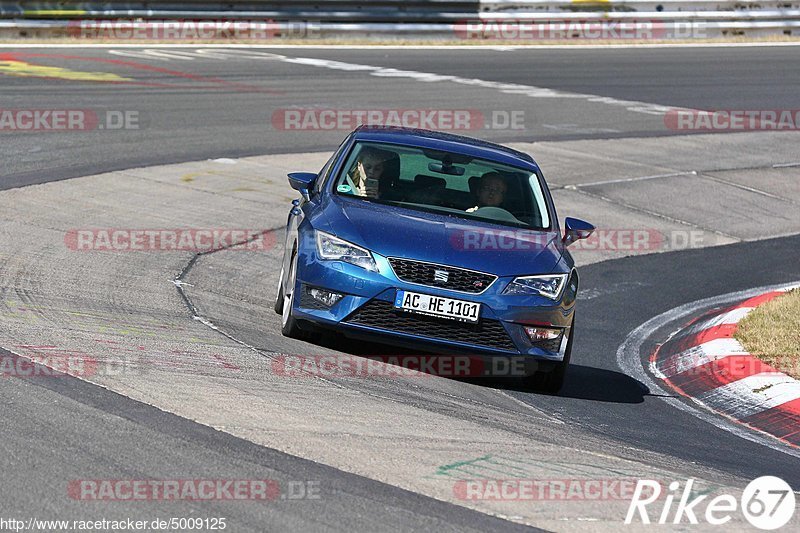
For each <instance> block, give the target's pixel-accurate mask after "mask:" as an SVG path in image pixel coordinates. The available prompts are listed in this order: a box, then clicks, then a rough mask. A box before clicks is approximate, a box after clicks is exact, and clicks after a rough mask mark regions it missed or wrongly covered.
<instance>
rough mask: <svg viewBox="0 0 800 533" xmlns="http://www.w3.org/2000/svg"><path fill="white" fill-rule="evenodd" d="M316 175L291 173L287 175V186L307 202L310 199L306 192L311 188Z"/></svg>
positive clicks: (311, 173)
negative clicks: (297, 192)
mask: <svg viewBox="0 0 800 533" xmlns="http://www.w3.org/2000/svg"><path fill="white" fill-rule="evenodd" d="M316 179H317V175H316V174H314V173H313V172H292V173H290V174H289V185H290V186H291V187H292V189H294V190H296V191H299V192H300V194H301V195H303V198H304V199H305V201H306V202H307V201H308V200H310V199H311V196H310V194H309V193H308V190H309V189H310V188H311V187H313V185H314V181H315V180H316Z"/></svg>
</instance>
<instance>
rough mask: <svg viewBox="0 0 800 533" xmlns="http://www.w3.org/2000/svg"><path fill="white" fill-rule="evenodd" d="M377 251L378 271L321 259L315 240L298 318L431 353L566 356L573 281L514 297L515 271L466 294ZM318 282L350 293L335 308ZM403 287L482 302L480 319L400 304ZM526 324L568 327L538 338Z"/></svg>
mask: <svg viewBox="0 0 800 533" xmlns="http://www.w3.org/2000/svg"><path fill="white" fill-rule="evenodd" d="M373 256H374V257H375V261H376V263H377V265H378V272H370V271H367V270H365V269H363V268H360V267H357V266H355V265H351V264H349V263H344V262H340V261H320V260H318V258H317V257H316V249H315V248H314V247H312V246H309V247H301V249H300V250H298V269H297V285H296V286H295V291H297V292H296V293H295V294H297V295H298V296H299V297H297V298H295V299H294V307H293V315H294V317H295V318H296V319H298V320H302V321H308V322H311V323H313V324H314V325H316V326H321V327H325V328H330V329H334V330H337V331H340V332H342V333H344V334H346V335H348V334H349V335H352V336H359V337H366V338H370V339H372V340H377V341H382V342H387V343H393V344H402V345H403V346H406V347H410V348H413V349H419V350H424V351H428V352H442V353H475V354H487V355H496V356H518V355H525V356H530V357H531V358H534V359H537V360H544V361H552V362H558V361H561V360H563V357H564V352H565V348H566V344H567V338H568V336H569V335H570V331H569V328H570V325H571V323H572V315H573V312H574V303H575V298H574V294H573V295H570V296H568V295H567V293H568V291H569V290H570V287H567V288H566V289H565V291H564V294H563V295H562V297H561V299H560V300H558V301H552V300H548V299H547V298H544V297H540V296H534V295H530V296H528V295H521V296H520V295H514V296H508V295H503V294H502V292H503V290H504V289H505V287H506V286H507V285H508V284H509V283H510V282H511V281H512V279H513V277H500V278H498V279H497V281H496V282H494V283H493V284H492V285H491V286H490V287H489V288H488V289H487V290H486V291H485V292H483V293H481V294H466V293H462V292H457V291H452V290H447V289H442V288H439V287H434V286H422V285H418V284H415V283H408V282H405V281H403V280H401V279H399V278H398V277H397V276H396V275H395V272H394V270H393V269H392V267H391V265H390V263H389V261H388V259H387V258H386V257H383V256H381V255H379V254H376V253H374V252H373ZM311 287H314V288H320V289H324V290H328V291H332V292H336V293H339V294H342V295H344V296H343V298H342V299H341V300H340V301H339V302H337V303H336V304H334V305H333V306H330V307H328V306H326V305H324V304H322V303H321V302H319V301H317V300H315V299H314V298H313V297H312V296H311V295H310V294H309V292H308V289H309V288H311ZM398 290H407V291H412V292H417V293H424V294H431V295H435V296H444V297H448V298H456V299H459V300H466V301H470V302H478V303H480V304H481V313H480V320H479V322H478V323H477V324H470V323H463V322H457V321H454V320H448V319H446V318H437V317H429V316H424V315H418V314H412V313H408V312H403V311H399V310H395V308H394V300H395V295H396V292H397V291H398ZM565 302H568V303H569V305H567V304H566V303H565ZM526 325H538V326H550V327H554V328H561V329H563V333H562V335H561V336H560V337H559V338H557V339H555V340H552V341H540V342H536V343H534V342H531V340H530V339H529V338H528V336H527V334H526V333H525V330H524V326H526Z"/></svg>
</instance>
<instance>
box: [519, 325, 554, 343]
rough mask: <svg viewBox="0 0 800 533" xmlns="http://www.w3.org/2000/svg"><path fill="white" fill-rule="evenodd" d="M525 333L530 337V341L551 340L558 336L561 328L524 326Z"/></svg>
mask: <svg viewBox="0 0 800 533" xmlns="http://www.w3.org/2000/svg"><path fill="white" fill-rule="evenodd" d="M525 333H527V334H528V338H530V339H531V342H538V341H551V340H553V339H557V338H558V336H559V335H561V330H560V329H552V328H538V327H532V326H525Z"/></svg>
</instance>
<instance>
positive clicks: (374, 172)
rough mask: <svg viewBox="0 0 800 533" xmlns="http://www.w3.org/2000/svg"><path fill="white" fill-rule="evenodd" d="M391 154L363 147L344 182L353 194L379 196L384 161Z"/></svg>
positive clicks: (385, 176) (384, 165) (384, 170)
mask: <svg viewBox="0 0 800 533" xmlns="http://www.w3.org/2000/svg"><path fill="white" fill-rule="evenodd" d="M391 156H392V154H391V153H389V152H386V151H384V150H378V149H376V148H369V147H367V148H364V149H363V150H361V152H360V153H359V154H358V162H357V163H356V166H355V168H354V169H353V170H352V171H351V172H349V173H348V175H347V177H346V178H345V184H347V185H349V186H350V188H351V190H352V191H353V194H355V195H356V196H364V197H366V198H371V199H377V198H379V196H380V192H379V186H380V183H381V182H382V181H384V180H386V179H388V176H387V175H386V174H387V173H386V162H387V161H388V160H389V159H390V158H391Z"/></svg>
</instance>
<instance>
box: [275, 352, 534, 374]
mask: <svg viewBox="0 0 800 533" xmlns="http://www.w3.org/2000/svg"><path fill="white" fill-rule="evenodd" d="M536 367H537V363H536V361H535V360H531V358H530V357H526V356H518V357H516V356H508V357H489V358H487V357H482V356H480V355H368V356H363V357H359V356H353V355H337V354H332V355H279V356H277V357H276V358H275V359H273V360H272V371H273V373H275V375H277V376H282V377H287V378H307V377H326V378H333V377H362V378H363V377H376V376H377V377H388V378H399V379H404V378H424V377H433V376H438V377H448V378H479V377H522V376H526V375H528V374H529V373H530V372H532V371H535V370H536Z"/></svg>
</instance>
